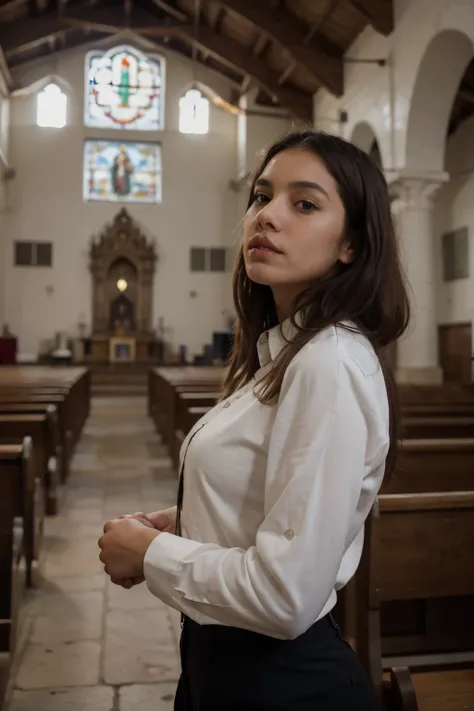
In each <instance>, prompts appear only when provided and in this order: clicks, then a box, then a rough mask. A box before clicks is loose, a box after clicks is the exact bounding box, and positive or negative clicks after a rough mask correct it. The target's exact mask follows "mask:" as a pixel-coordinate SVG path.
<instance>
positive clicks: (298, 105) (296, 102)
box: [177, 27, 313, 120]
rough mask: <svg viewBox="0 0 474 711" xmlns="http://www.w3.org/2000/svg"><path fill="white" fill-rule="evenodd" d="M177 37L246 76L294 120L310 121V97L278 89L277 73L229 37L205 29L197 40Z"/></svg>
mask: <svg viewBox="0 0 474 711" xmlns="http://www.w3.org/2000/svg"><path fill="white" fill-rule="evenodd" d="M177 32H178V33H179V34H181V36H182V37H183V38H185V39H186V40H188V41H189V42H191V43H192V44H196V45H197V46H198V47H199V48H200V49H202V50H204V51H208V52H209V54H211V55H212V56H214V57H215V58H216V59H217V60H218V61H219V62H221V63H222V64H225V65H227V66H229V67H231V68H232V69H234V70H237V71H238V72H240V73H241V74H244V75H245V74H248V75H249V76H250V77H252V79H253V80H254V81H255V83H256V84H258V85H259V86H260V87H261V88H262V89H264V90H265V91H266V92H268V93H269V94H270V95H271V96H274V97H275V99H277V100H278V101H279V102H280V104H281V105H282V106H284V107H285V108H286V109H288V110H289V111H291V113H292V114H294V115H295V116H296V117H297V118H301V119H304V120H309V119H311V114H312V103H313V102H312V97H311V96H309V95H307V94H303V93H302V92H300V91H296V90H294V89H290V88H288V87H283V86H280V84H279V83H278V79H279V76H278V73H277V72H275V71H273V70H272V69H270V68H269V67H268V66H267V65H266V64H265V63H264V62H262V60H261V59H259V58H258V57H256V56H255V55H254V54H252V53H251V52H249V51H248V49H247V47H244V46H243V45H241V44H239V42H236V41H235V40H233V39H231V38H230V37H224V36H222V35H218V34H217V33H215V32H213V30H211V29H210V28H208V27H200V28H199V33H198V37H197V38H195V37H194V35H193V31H192V30H189V29H187V30H186V31H184V30H182V31H180V30H179V28H178V30H177Z"/></svg>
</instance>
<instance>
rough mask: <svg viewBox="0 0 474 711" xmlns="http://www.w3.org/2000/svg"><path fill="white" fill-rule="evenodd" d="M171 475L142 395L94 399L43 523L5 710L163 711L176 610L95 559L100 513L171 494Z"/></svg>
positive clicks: (174, 648)
mask: <svg viewBox="0 0 474 711" xmlns="http://www.w3.org/2000/svg"><path fill="white" fill-rule="evenodd" d="M176 485H177V479H176V474H175V473H174V472H173V471H172V470H171V468H170V466H169V461H168V459H167V457H166V454H165V452H164V450H163V449H162V448H161V447H160V444H159V441H158V438H157V436H156V435H155V432H154V430H153V427H152V426H151V424H150V422H149V420H148V419H147V417H146V413H145V400H144V399H138V398H136V399H135V398H128V399H123V400H122V399H118V398H110V399H100V400H96V401H94V402H93V407H92V414H91V418H90V420H89V422H88V423H87V426H86V429H85V431H84V433H83V437H82V440H81V442H80V443H79V445H78V447H77V450H76V454H75V457H74V460H73V466H72V474H71V478H70V480H69V482H68V485H67V492H66V494H65V500H64V505H63V508H62V512H61V514H60V515H58V516H56V517H54V518H49V519H48V520H47V522H46V540H45V545H44V549H43V554H42V560H41V563H40V569H39V575H38V585H37V588H36V590H34V591H33V592H31V593H30V594H29V595H28V598H27V600H26V602H25V606H24V611H23V614H22V619H23V625H22V629H21V634H20V642H19V647H18V654H17V655H16V661H15V665H14V669H13V675H12V677H13V678H12V682H13V683H12V688H11V689H10V693H9V698H10V703H9V705H8V707H7V708H8V711H85V710H86V709H87V711H132V709H135V708H139V709H140V711H170V710H171V709H172V708H173V697H174V690H175V688H176V681H177V678H178V674H179V657H178V633H179V614H178V613H175V611H174V610H170V609H169V608H167V607H165V605H163V603H161V602H160V601H159V600H157V599H156V598H154V597H153V596H152V595H151V594H150V593H149V592H148V590H147V588H146V586H145V585H144V584H143V585H140V586H137V587H136V588H134V589H132V590H123V589H122V588H119V587H117V586H115V585H112V584H111V583H110V582H109V581H108V580H107V579H106V576H105V574H104V573H103V569H102V564H101V563H100V561H99V559H98V553H99V549H98V547H97V539H98V537H99V535H100V534H101V530H102V526H103V524H104V522H105V521H106V520H108V519H109V518H113V517H115V516H118V515H120V514H122V513H127V512H133V511H138V510H144V511H150V510H156V509H159V508H163V507H166V506H169V505H171V504H172V503H174V500H175V494H176Z"/></svg>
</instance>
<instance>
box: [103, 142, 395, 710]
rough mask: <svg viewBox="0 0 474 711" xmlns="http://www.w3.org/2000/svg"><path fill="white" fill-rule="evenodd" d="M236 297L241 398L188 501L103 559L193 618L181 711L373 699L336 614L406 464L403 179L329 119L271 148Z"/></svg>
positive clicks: (227, 397)
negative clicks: (335, 130)
mask: <svg viewBox="0 0 474 711" xmlns="http://www.w3.org/2000/svg"><path fill="white" fill-rule="evenodd" d="M234 301H235V308H236V311H237V324H236V334H235V341H234V347H233V352H232V356H231V360H230V369H229V372H228V376H227V380H226V383H225V388H224V395H223V398H222V400H221V402H220V403H219V404H218V405H217V406H216V407H215V408H214V409H213V410H212V411H211V412H210V413H208V414H207V415H206V416H205V417H204V418H203V419H202V420H201V421H200V422H199V423H198V424H197V425H196V426H195V428H194V429H193V430H192V432H191V433H190V434H189V436H188V437H187V440H186V441H185V443H184V445H183V449H182V456H181V467H182V470H181V485H180V497H179V499H180V500H179V502H178V508H177V509H176V508H173V509H169V510H167V511H161V512H156V513H154V514H149V515H148V517H147V516H145V514H135V515H134V516H135V518H133V517H129V518H127V517H126V518H125V519H124V518H122V519H121V520H116V521H112V522H109V523H108V524H106V526H105V535H104V536H103V537H102V538H101V540H100V542H99V545H100V547H101V549H102V552H101V555H100V557H101V560H102V562H104V564H105V567H106V572H108V573H109V574H110V576H111V577H112V579H113V580H114V582H117V583H119V584H122V585H124V586H125V587H130V586H131V585H132V584H134V583H138V582H141V581H142V580H143V579H146V582H147V585H148V587H149V589H150V591H151V592H152V593H153V594H154V595H156V596H157V597H159V598H160V599H161V600H164V601H165V602H166V603H168V604H169V605H171V606H172V607H174V608H176V609H178V610H180V611H181V612H182V613H183V620H184V623H183V633H182V639H181V655H182V667H183V671H182V676H181V679H180V682H179V686H178V691H177V696H176V701H175V709H176V711H211V709H212V710H215V711H217V710H219V711H270V710H274V711H306V710H307V711H310V710H311V711H342V710H344V711H356V710H358V711H372V710H374V709H375V708H376V704H375V701H374V698H373V696H372V691H371V688H370V685H369V683H368V681H367V678H366V677H365V675H364V672H363V670H362V669H361V667H360V665H359V662H358V660H357V658H356V656H355V655H354V653H353V652H352V650H351V649H350V647H349V646H348V645H347V644H346V643H345V642H344V641H343V640H342V639H341V636H340V634H339V632H338V629H337V627H336V625H335V624H334V623H333V620H332V617H331V614H330V613H331V610H332V608H333V607H334V605H335V603H336V597H337V591H338V590H340V589H341V588H342V587H343V586H344V585H345V584H346V583H347V581H348V580H349V579H350V578H351V577H352V576H353V575H354V573H355V571H356V569H357V566H358V564H359V560H360V556H361V550H362V542H363V527H364V521H365V519H366V517H367V515H368V513H369V511H370V509H371V506H372V504H373V502H374V499H375V497H376V494H377V492H378V491H379V489H380V486H381V484H382V480H383V477H384V473H385V475H388V474H389V473H390V470H391V469H392V468H393V463H394V456H395V451H396V445H397V424H398V420H397V403H396V391H395V387H394V384H393V380H392V377H391V375H390V373H389V371H388V368H387V367H386V366H385V365H384V359H383V349H384V348H385V347H386V346H388V345H389V344H390V343H392V342H393V341H395V340H396V339H397V338H398V337H399V336H400V335H401V334H402V333H403V332H404V330H405V328H406V326H407V321H408V302H407V296H406V291H405V286H404V281H403V276H402V273H401V269H400V265H399V260H398V255H397V246H396V239H395V235H394V230H393V226H392V220H391V214H390V202H389V196H388V191H387V186H386V183H385V181H384V178H383V176H382V174H381V172H380V171H379V169H378V168H377V167H376V166H375V164H374V163H372V161H371V160H370V159H369V158H368V156H367V155H366V154H364V153H363V152H362V151H360V150H359V149H357V148H356V147H354V146H353V145H351V144H350V143H347V142H345V141H343V140H342V139H340V138H337V137H334V136H329V135H326V134H323V133H317V132H313V131H303V132H298V133H291V134H290V135H288V136H286V137H284V138H282V139H281V140H279V141H278V142H277V143H275V144H274V145H273V146H272V147H271V148H270V150H269V151H268V153H267V155H266V157H265V159H264V160H263V163H262V165H261V167H260V169H259V170H258V172H257V175H256V178H255V180H254V183H253V185H252V189H251V193H250V200H249V203H248V210H247V213H246V215H245V219H244V229H243V241H242V246H241V249H240V254H239V256H238V261H237V265H236V270H235V274H234ZM140 518H141V520H137V519H140ZM176 518H178V521H176ZM150 526H153V528H151V527H150ZM175 530H176V533H178V534H180V535H175Z"/></svg>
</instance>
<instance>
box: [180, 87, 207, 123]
mask: <svg viewBox="0 0 474 711" xmlns="http://www.w3.org/2000/svg"><path fill="white" fill-rule="evenodd" d="M179 130H180V131H181V133H208V132H209V101H208V99H206V97H205V96H203V95H202V94H201V92H200V91H199V90H198V89H189V91H187V92H186V94H185V95H184V96H183V97H181V99H180V100H179Z"/></svg>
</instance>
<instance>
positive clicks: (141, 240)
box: [90, 209, 156, 363]
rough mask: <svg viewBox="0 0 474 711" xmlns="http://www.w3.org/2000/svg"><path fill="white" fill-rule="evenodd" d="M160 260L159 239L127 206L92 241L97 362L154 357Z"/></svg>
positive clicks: (94, 352) (93, 357)
mask: <svg viewBox="0 0 474 711" xmlns="http://www.w3.org/2000/svg"><path fill="white" fill-rule="evenodd" d="M155 262H156V255H155V249H154V246H153V244H152V243H150V242H149V241H148V240H147V239H146V237H145V236H144V235H143V234H142V233H141V231H140V228H139V227H138V225H136V224H135V223H134V222H133V220H132V219H131V217H130V215H129V214H128V213H127V211H126V210H125V209H122V210H120V212H119V213H118V214H117V215H116V217H115V219H114V222H113V224H112V225H109V226H108V227H106V229H105V231H104V232H103V233H102V234H101V235H100V237H99V239H98V240H95V239H93V240H92V244H91V249H90V270H91V274H92V280H93V314H92V335H91V337H90V360H91V361H92V362H96V363H97V362H101V363H103V362H107V361H108V362H110V363H130V362H135V361H138V362H144V361H147V360H149V358H150V353H151V351H152V344H153V341H154V335H153V333H152V330H151V324H152V293H153V277H154V271H155Z"/></svg>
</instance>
